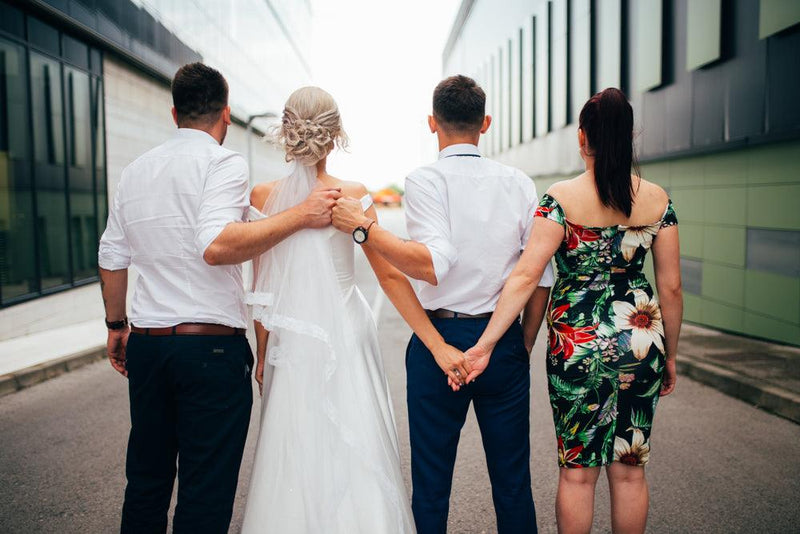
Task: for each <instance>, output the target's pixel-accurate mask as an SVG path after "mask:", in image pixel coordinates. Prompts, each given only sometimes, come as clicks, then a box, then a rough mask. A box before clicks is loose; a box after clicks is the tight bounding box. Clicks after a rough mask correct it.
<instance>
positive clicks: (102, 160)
mask: <svg viewBox="0 0 800 534" xmlns="http://www.w3.org/2000/svg"><path fill="white" fill-rule="evenodd" d="M104 101H105V99H104V93H103V81H102V80H101V79H100V78H93V79H92V119H93V122H92V139H93V141H94V176H95V185H96V187H95V189H96V191H95V194H96V200H95V202H96V203H97V239H98V242H99V239H100V236H101V235H103V231H104V230H105V229H106V220H108V198H107V191H106V121H105V108H104V106H103V102H104Z"/></svg>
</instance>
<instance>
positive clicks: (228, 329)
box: [131, 323, 245, 336]
mask: <svg viewBox="0 0 800 534" xmlns="http://www.w3.org/2000/svg"><path fill="white" fill-rule="evenodd" d="M131 332H133V333H135V334H142V335H143V336H243V335H244V334H245V329H244V328H234V327H232V326H225V325H221V324H210V323H181V324H176V325H175V326H165V327H163V328H140V327H138V326H133V325H131Z"/></svg>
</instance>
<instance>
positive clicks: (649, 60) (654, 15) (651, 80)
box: [630, 0, 664, 91]
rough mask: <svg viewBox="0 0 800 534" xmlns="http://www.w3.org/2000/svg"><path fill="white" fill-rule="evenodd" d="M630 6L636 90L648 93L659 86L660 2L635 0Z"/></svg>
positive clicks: (660, 50) (660, 54)
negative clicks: (634, 33)
mask: <svg viewBox="0 0 800 534" xmlns="http://www.w3.org/2000/svg"><path fill="white" fill-rule="evenodd" d="M630 6H631V7H632V8H633V9H634V10H635V15H634V16H633V17H632V18H633V23H634V27H635V32H636V37H635V39H636V40H635V45H634V47H633V50H634V54H635V56H636V58H635V61H636V89H638V90H639V91H648V90H650V89H654V88H656V87H658V86H659V85H661V58H662V45H663V42H662V38H663V33H664V32H663V25H662V20H663V13H662V0H637V1H636V2H631V4H630Z"/></svg>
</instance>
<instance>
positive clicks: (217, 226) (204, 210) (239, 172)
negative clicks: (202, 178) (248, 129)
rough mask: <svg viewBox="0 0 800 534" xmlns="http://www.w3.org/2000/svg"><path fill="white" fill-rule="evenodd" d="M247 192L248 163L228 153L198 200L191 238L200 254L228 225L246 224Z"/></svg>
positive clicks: (214, 168) (219, 162) (211, 171)
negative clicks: (193, 233)
mask: <svg viewBox="0 0 800 534" xmlns="http://www.w3.org/2000/svg"><path fill="white" fill-rule="evenodd" d="M248 189H249V181H248V172H247V162H246V161H245V160H244V157H243V156H242V155H241V154H236V153H231V154H229V155H227V156H226V157H224V158H222V159H221V160H219V161H217V162H215V163H214V164H213V165H212V167H211V169H210V170H209V173H208V176H207V178H206V183H205V187H204V188H203V192H202V196H201V199H200V209H199V211H198V214H197V227H196V230H195V235H194V241H195V246H196V247H197V249H198V250H199V251H200V253H201V254H203V253H204V252H205V251H206V249H207V248H208V246H209V245H210V244H211V243H213V242H214V240H215V239H216V238H217V237H218V236H219V234H220V232H222V230H223V228H225V227H226V226H227V225H228V224H230V223H232V222H242V221H244V220H245V217H246V214H247V210H248V208H249V207H250V201H249V200H248V195H247V192H248Z"/></svg>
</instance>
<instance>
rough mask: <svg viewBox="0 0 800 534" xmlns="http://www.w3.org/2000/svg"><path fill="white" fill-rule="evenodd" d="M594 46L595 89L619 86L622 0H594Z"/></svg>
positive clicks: (620, 81)
mask: <svg viewBox="0 0 800 534" xmlns="http://www.w3.org/2000/svg"><path fill="white" fill-rule="evenodd" d="M593 8H594V9H595V10H596V13H592V16H593V17H594V20H595V27H596V28H597V29H598V31H596V32H595V36H594V43H592V46H594V50H595V61H596V63H595V79H594V88H595V91H602V90H603V89H607V88H609V87H617V88H621V86H622V78H621V72H622V70H621V65H622V32H623V31H624V29H623V28H622V0H596V1H595V2H594V4H593Z"/></svg>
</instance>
